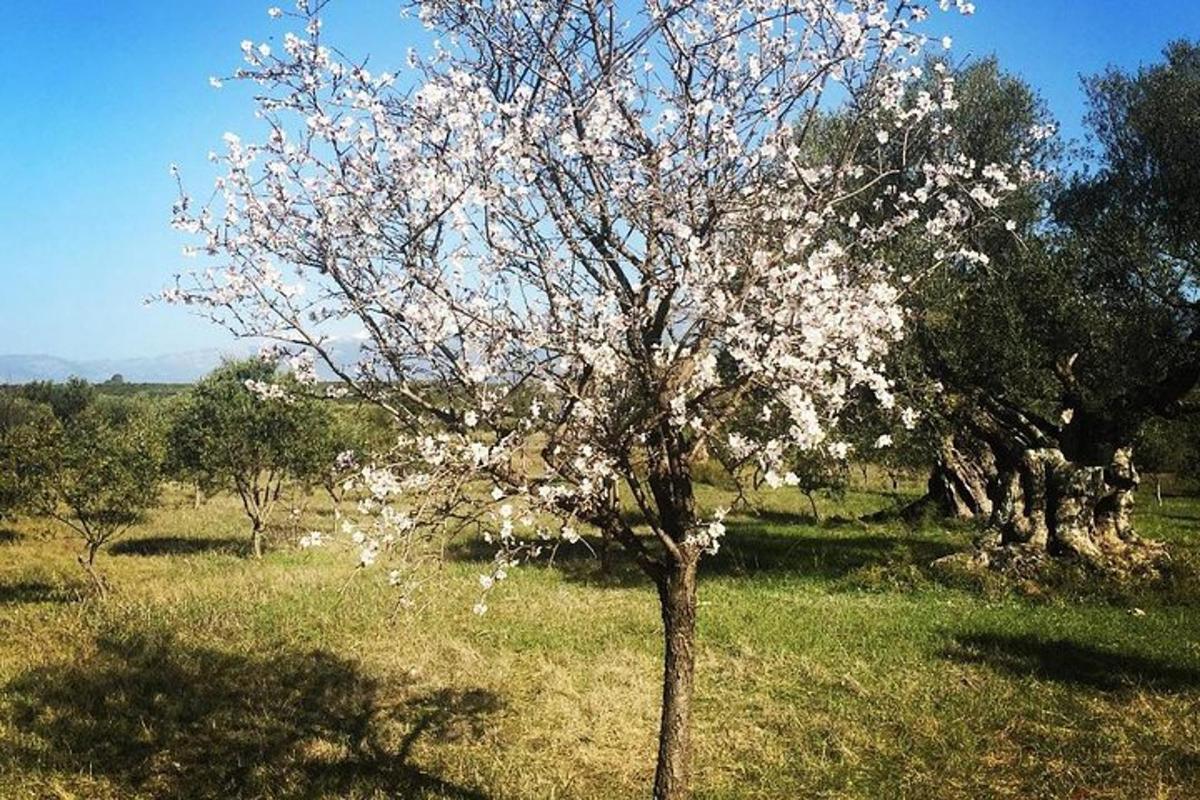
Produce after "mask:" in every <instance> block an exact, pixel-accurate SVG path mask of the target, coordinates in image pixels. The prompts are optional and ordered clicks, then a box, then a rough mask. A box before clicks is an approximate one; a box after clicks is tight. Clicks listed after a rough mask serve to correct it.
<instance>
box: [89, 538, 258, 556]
mask: <svg viewBox="0 0 1200 800" xmlns="http://www.w3.org/2000/svg"><path fill="white" fill-rule="evenodd" d="M246 550H247V545H246V542H245V541H243V540H241V539H234V538H231V537H222V538H199V537H197V538H192V537H188V536H148V537H146V538H143V539H126V540H124V541H121V542H117V543H116V544H114V545H113V546H112V547H111V548H110V552H111V553H112V554H113V555H115V556H192V555H202V554H206V553H228V554H229V555H242V554H244V553H245V551H246Z"/></svg>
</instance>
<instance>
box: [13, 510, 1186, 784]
mask: <svg viewBox="0 0 1200 800" xmlns="http://www.w3.org/2000/svg"><path fill="white" fill-rule="evenodd" d="M763 499H764V503H765V508H764V510H763V513H761V514H759V515H757V516H740V517H737V518H735V519H733V520H732V523H733V524H731V525H730V531H729V534H728V538H727V541H726V543H725V545H724V547H723V549H722V551H721V553H720V555H719V556H718V557H716V558H714V559H711V560H710V561H708V562H706V564H705V567H704V570H703V576H702V585H701V616H700V632H699V636H700V649H699V679H698V685H697V700H696V702H697V708H696V714H697V718H696V725H697V736H696V751H697V752H696V758H695V764H696V773H697V775H696V786H697V794H698V796H699V797H702V798H792V797H806V798H917V799H924V798H992V797H996V798H1080V799H1081V800H1082V799H1083V798H1089V799H1090V798H1097V799H1099V798H1194V797H1197V796H1200V603H1197V602H1195V601H1194V598H1195V597H1196V594H1190V593H1189V592H1188V591H1185V589H1187V588H1188V586H1190V584H1184V585H1183V589H1181V588H1180V586H1174V587H1173V588H1172V589H1171V590H1170V591H1165V592H1159V591H1157V590H1152V589H1147V590H1145V591H1140V590H1132V591H1128V592H1118V593H1106V592H1094V593H1088V592H1074V591H1072V592H1064V593H1062V594H1046V593H1040V594H1030V596H1026V594H1029V593H1026V594H1022V593H1021V592H1019V591H1010V590H1007V589H1005V588H1003V587H999V588H998V587H994V586H988V587H984V588H982V589H981V588H978V587H976V588H971V587H966V588H955V587H951V586H946V585H942V584H940V583H938V582H936V581H935V580H933V579H932V578H931V577H930V574H929V571H928V570H927V569H926V567H927V564H928V562H929V561H930V560H931V559H933V558H935V557H937V556H939V555H943V554H945V553H948V552H952V551H954V550H955V549H958V548H961V547H964V546H966V545H967V544H968V542H969V541H970V535H971V532H970V531H969V530H966V529H952V530H937V529H927V530H919V531H910V530H906V529H904V528H902V527H899V526H898V525H895V524H877V525H870V526H865V525H862V524H859V523H857V522H853V521H851V520H852V519H853V518H856V517H857V516H859V515H861V514H862V513H864V512H868V511H872V510H877V509H879V508H881V507H884V506H886V505H887V504H889V503H891V502H893V501H892V500H891V499H890V498H889V497H887V496H886V495H882V494H870V493H852V494H851V495H849V496H848V497H847V498H846V499H845V500H844V501H843V502H841V503H833V502H831V501H824V502H823V503H822V516H823V517H826V518H828V519H826V520H825V521H823V522H822V523H820V524H814V523H813V521H812V520H809V519H807V518H806V517H804V516H803V510H806V509H807V507H808V505H807V500H805V499H804V498H800V497H797V496H796V495H795V494H794V493H787V492H780V493H777V494H771V495H766V496H764V498H763ZM701 500H702V502H703V504H704V505H706V506H709V507H711V506H715V505H718V504H721V503H728V501H729V497H728V496H727V495H725V494H723V493H722V492H720V491H719V490H716V489H705V490H704V492H703V493H702V496H701ZM316 505H317V504H316V501H314V507H315V506H316ZM1138 522H1139V524H1140V525H1141V528H1142V529H1143V530H1144V531H1145V532H1146V533H1148V534H1150V535H1153V536H1156V537H1158V538H1162V539H1164V540H1167V541H1169V542H1171V543H1172V545H1173V547H1174V548H1175V552H1176V555H1177V561H1178V563H1180V564H1182V565H1187V564H1190V563H1194V562H1195V560H1196V555H1197V552H1198V549H1200V502H1198V501H1195V500H1191V499H1187V498H1168V499H1167V502H1166V504H1164V506H1163V507H1162V508H1161V509H1160V508H1157V507H1155V506H1154V504H1153V501H1152V499H1151V498H1150V496H1149V495H1147V496H1146V497H1144V498H1143V500H1142V504H1141V506H1140V509H1139V515H1138ZM330 525H331V521H330V519H329V518H328V515H327V513H325V512H324V511H323V510H322V509H320V508H315V510H310V511H308V512H306V513H305V515H304V517H303V518H302V519H300V520H298V521H297V523H296V525H295V528H294V530H291V531H288V532H286V535H284V536H283V538H284V539H285V540H294V535H295V534H296V533H298V532H299V531H302V530H305V529H307V528H308V527H316V526H325V527H328V526H330ZM244 533H245V523H244V522H243V520H242V519H241V518H240V516H239V514H238V509H237V507H236V506H235V504H234V502H233V501H232V500H230V499H228V498H218V499H216V500H213V501H212V502H210V503H209V504H207V505H206V506H204V507H202V508H201V509H199V510H193V509H192V508H191V507H190V505H189V504H187V503H186V502H184V501H183V499H182V498H178V499H176V500H173V501H172V504H170V505H168V507H164V508H163V509H162V510H161V511H160V512H159V513H157V514H156V515H155V516H154V518H153V519H151V520H150V521H149V522H148V523H146V524H145V525H142V526H140V527H139V528H138V529H136V530H135V531H133V532H131V534H130V535H129V536H128V537H127V538H126V539H124V540H123V541H122V542H121V543H120V544H119V545H117V546H116V547H114V548H113V549H112V551H111V552H106V553H104V554H103V555H102V557H101V562H100V564H101V568H102V569H103V570H105V571H106V572H107V574H108V576H109V577H110V579H111V580H112V582H113V583H114V585H115V587H116V593H115V594H114V595H113V597H111V598H110V599H109V601H107V602H106V603H100V602H97V601H93V600H86V601H80V600H78V599H77V592H78V591H79V590H80V589H81V588H82V587H83V585H84V584H83V580H82V575H81V574H77V573H79V572H80V571H79V568H78V567H77V566H76V565H75V564H74V561H73V559H74V554H75V548H76V543H75V542H74V540H72V539H71V538H70V537H69V536H68V535H67V534H65V533H63V532H61V531H59V530H57V529H53V528H51V527H50V526H49V524H48V523H44V522H41V521H37V520H32V521H26V522H22V523H21V524H17V525H15V526H12V527H11V529H9V530H4V531H2V532H0V687H2V688H0V797H4V798H10V797H11V798H25V797H28V798H42V797H68V798H136V797H212V798H228V797H265V798H283V797H328V798H343V797H360V798H366V797H380V798H382V797H429V798H481V797H486V798H548V797H555V798H615V797H643V796H646V795H647V793H648V786H649V782H650V778H651V772H652V769H653V763H652V762H653V753H654V746H655V745H654V743H655V739H654V737H655V732H656V723H657V713H658V692H659V674H658V671H659V659H660V652H661V645H660V643H659V624H658V616H657V614H658V611H657V607H656V604H655V598H654V594H653V592H652V591H651V590H650V588H649V587H648V586H647V585H646V584H645V582H644V581H643V580H642V579H641V578H640V577H639V576H638V574H637V573H636V571H634V570H633V569H632V568H630V567H629V566H628V565H624V564H618V565H617V566H616V568H615V569H614V571H613V572H612V573H611V574H610V575H607V576H605V575H601V574H600V573H599V571H598V565H597V564H596V562H595V561H593V560H591V559H589V558H585V557H583V556H582V555H580V554H581V553H582V552H583V551H582V550H580V551H578V552H577V553H576V554H575V555H568V556H566V557H560V558H559V560H558V561H557V562H556V564H555V565H554V566H553V567H545V566H539V567H530V568H522V569H520V570H517V571H516V573H515V574H514V575H513V577H512V578H511V579H510V580H509V581H507V582H505V583H504V584H503V585H502V587H501V588H500V589H499V590H498V591H497V593H496V594H494V595H493V597H492V598H491V600H490V601H489V602H490V605H491V610H490V611H489V612H488V614H487V615H486V616H484V617H482V618H480V617H475V616H474V615H472V614H471V613H470V608H471V606H472V604H473V602H474V600H475V596H476V590H477V586H476V584H475V581H474V578H475V576H476V575H477V574H478V573H479V572H480V571H481V569H483V564H482V563H480V562H479V561H475V560H472V559H473V558H476V557H477V556H472V555H470V553H472V552H475V553H478V551H475V550H469V549H467V550H464V551H463V553H462V554H460V556H459V557H458V559H457V560H452V561H451V562H450V563H449V564H447V566H446V568H445V570H444V573H443V574H441V575H440V576H439V577H438V579H437V582H436V585H435V586H434V587H433V589H432V590H431V591H430V592H428V593H427V595H426V597H425V600H426V601H427V604H426V605H424V606H422V607H420V608H419V609H418V610H416V611H397V610H396V609H395V598H394V597H393V595H392V594H391V590H389V588H388V587H387V586H386V585H385V581H384V575H383V574H382V572H373V573H364V572H359V573H355V572H354V571H353V570H352V569H351V566H352V558H351V556H350V555H349V554H348V553H347V552H345V551H337V550H327V551H319V552H311V551H308V552H300V551H297V550H295V549H294V548H292V547H291V546H290V545H288V544H287V543H286V541H282V542H280V543H279V544H278V545H277V547H276V548H275V549H274V550H273V551H272V552H271V553H270V554H269V555H268V556H267V558H265V559H264V560H263V561H262V562H261V563H256V562H254V561H252V560H250V559H247V558H245V557H244V555H243V554H242V553H243V539H244V538H245V536H244ZM1135 604H1136V605H1137V606H1138V608H1139V609H1140V610H1141V611H1142V612H1144V614H1135V613H1133V612H1132V606H1133V605H1135Z"/></svg>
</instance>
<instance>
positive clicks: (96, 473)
mask: <svg viewBox="0 0 1200 800" xmlns="http://www.w3.org/2000/svg"><path fill="white" fill-rule="evenodd" d="M86 389H87V387H86V385H84V384H78V385H72V386H68V387H66V388H65V389H63V390H62V392H61V393H60V395H59V397H60V398H61V397H67V398H71V399H72V400H78V399H79V398H82V397H86V398H87V399H86V401H81V402H79V403H76V402H71V403H54V404H52V406H51V408H52V409H53V413H51V412H49V411H48V412H47V413H44V414H43V415H41V416H39V417H38V418H37V419H36V421H35V422H34V424H33V426H32V428H31V429H30V430H29V431H28V433H27V435H26V437H25V438H24V441H23V442H22V446H21V449H20V450H19V451H18V452H16V453H15V454H14V459H15V462H16V470H17V472H18V474H20V475H21V476H22V478H23V479H24V481H25V482H26V485H27V487H29V493H30V497H29V498H28V500H27V503H28V507H29V508H30V509H31V510H32V511H33V512H35V513H38V514H42V515H44V516H47V517H50V518H52V519H55V520H58V521H59V522H61V523H62V524H64V525H66V526H67V527H68V528H70V529H71V530H72V531H74V532H75V533H77V534H78V535H79V536H80V537H82V538H83V541H84V552H83V553H82V554H81V555H80V556H79V564H80V566H82V567H83V569H84V570H85V571H86V572H87V574H88V577H89V578H90V579H91V581H92V583H93V586H94V588H95V590H96V592H97V594H99V595H100V596H101V597H104V596H106V595H107V593H108V583H107V581H106V580H105V578H104V576H103V575H102V574H101V573H100V572H99V571H98V570H97V569H96V555H97V554H98V553H99V551H100V548H102V547H103V546H104V545H106V544H108V543H109V542H111V541H112V540H113V539H115V538H117V537H118V536H120V535H121V534H122V533H124V532H125V531H126V530H128V528H129V527H130V526H131V525H133V524H134V523H136V522H139V521H140V520H142V519H143V518H144V517H145V514H146V512H147V511H148V510H149V509H151V508H153V507H154V505H155V504H156V503H157V502H158V497H159V489H160V480H161V470H162V461H163V446H162V430H161V425H159V424H158V420H157V419H156V418H155V417H154V415H153V414H151V413H150V412H149V411H148V409H146V408H145V407H144V406H142V405H141V404H139V403H136V402H134V401H129V400H118V399H116V398H109V397H102V398H96V397H93V396H92V395H91V394H90V393H88V392H87V391H86ZM51 394H53V393H51Z"/></svg>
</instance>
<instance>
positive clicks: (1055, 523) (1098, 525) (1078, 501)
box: [924, 408, 1156, 570]
mask: <svg viewBox="0 0 1200 800" xmlns="http://www.w3.org/2000/svg"><path fill="white" fill-rule="evenodd" d="M963 423H964V424H962V425H961V426H960V427H959V428H958V429H957V430H956V431H955V432H954V433H952V434H948V435H947V436H946V437H945V438H944V439H943V441H942V443H941V447H940V449H939V454H938V459H937V463H936V465H935V467H934V469H933V472H932V475H931V477H930V480H929V493H928V495H927V497H926V498H925V499H924V502H925V503H933V504H934V505H936V506H937V507H938V508H939V509H940V510H941V511H942V512H943V513H945V514H946V515H949V516H953V517H957V518H959V519H975V520H980V521H983V522H985V523H986V524H987V526H988V529H989V532H990V535H989V537H988V538H987V539H986V540H985V541H984V543H983V546H982V547H981V548H980V549H979V551H977V553H976V554H975V556H974V557H975V559H976V560H977V562H980V563H982V564H983V565H987V564H988V563H990V562H1001V563H1007V562H1010V561H1012V560H1013V559H1019V560H1036V559H1039V558H1047V557H1049V558H1070V559H1077V560H1079V561H1082V562H1084V563H1086V564H1088V565H1089V566H1092V567H1097V568H1101V569H1106V570H1109V569H1118V570H1122V569H1127V568H1130V567H1132V566H1137V565H1140V564H1142V563H1144V562H1146V561H1147V559H1149V558H1151V557H1153V556H1154V555H1155V552H1156V551H1155V548H1154V547H1152V546H1150V545H1149V543H1146V542H1143V541H1142V540H1140V539H1139V538H1138V537H1137V535H1136V534H1135V533H1134V530H1133V525H1132V521H1131V512H1132V510H1133V504H1134V493H1135V492H1136V490H1137V486H1138V480H1139V479H1138V474H1137V471H1136V470H1135V469H1134V466H1133V459H1132V451H1131V449H1130V448H1129V447H1127V446H1108V447H1104V446H1100V447H1093V448H1091V452H1088V453H1084V452H1080V451H1078V450H1075V449H1074V448H1072V447H1070V446H1069V445H1067V444H1066V442H1069V441H1070V438H1069V437H1059V436H1054V435H1052V431H1049V430H1047V429H1045V427H1044V426H1040V425H1039V424H1038V423H1037V422H1035V421H1033V420H1031V419H1029V418H1028V417H1025V416H1023V415H1022V414H1020V413H1019V412H1016V411H1013V410H1011V409H1000V408H993V409H976V410H973V411H972V412H971V413H970V414H969V415H967V416H966V417H965V419H964V420H963ZM1093 444H1095V442H1093Z"/></svg>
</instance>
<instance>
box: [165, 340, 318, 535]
mask: <svg viewBox="0 0 1200 800" xmlns="http://www.w3.org/2000/svg"><path fill="white" fill-rule="evenodd" d="M296 389H297V386H296V382H295V380H294V379H293V378H292V377H290V376H288V375H283V374H280V373H279V372H278V371H277V370H276V367H275V365H274V364H272V363H270V362H268V361H265V360H263V359H248V360H244V361H232V362H229V363H226V364H224V365H222V366H220V367H218V368H217V369H216V370H214V371H213V372H212V373H211V374H210V375H209V376H208V377H206V378H205V379H204V380H202V381H201V382H200V383H199V384H197V385H196V387H195V389H194V390H193V391H192V393H191V396H190V397H189V398H188V400H187V401H186V402H185V404H184V406H183V408H182V409H181V410H180V412H179V414H178V415H177V416H176V418H175V420H174V422H173V424H172V426H171V431H170V435H169V441H170V449H171V458H170V461H171V463H172V464H173V465H174V467H175V468H176V469H177V470H184V471H186V472H187V473H188V474H190V475H192V476H194V478H195V480H197V481H198V482H199V484H200V485H201V487H202V488H203V489H204V490H205V491H213V490H216V489H221V488H229V489H232V490H233V491H234V492H235V493H236V494H237V496H238V498H239V499H240V500H241V502H242V508H243V509H244V510H245V512H246V516H247V517H248V518H249V519H250V530H251V546H252V549H253V552H254V556H255V557H256V558H260V557H262V551H263V533H264V531H265V530H266V526H267V523H268V521H269V520H270V518H271V514H272V512H273V511H274V510H275V506H276V504H277V503H278V501H279V496H280V492H281V491H282V488H283V484H284V481H285V480H288V479H293V480H300V481H315V480H317V479H318V478H319V476H320V475H321V472H322V471H323V470H324V469H325V468H326V465H327V462H328V460H329V458H330V456H329V454H328V453H326V452H325V449H324V448H323V447H322V443H323V442H324V441H327V440H328V429H329V425H330V419H329V412H328V410H327V409H326V408H325V406H324V405H323V404H322V403H321V402H320V401H318V400H315V399H313V398H310V397H307V396H305V395H303V394H302V393H301V392H298V391H296Z"/></svg>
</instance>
